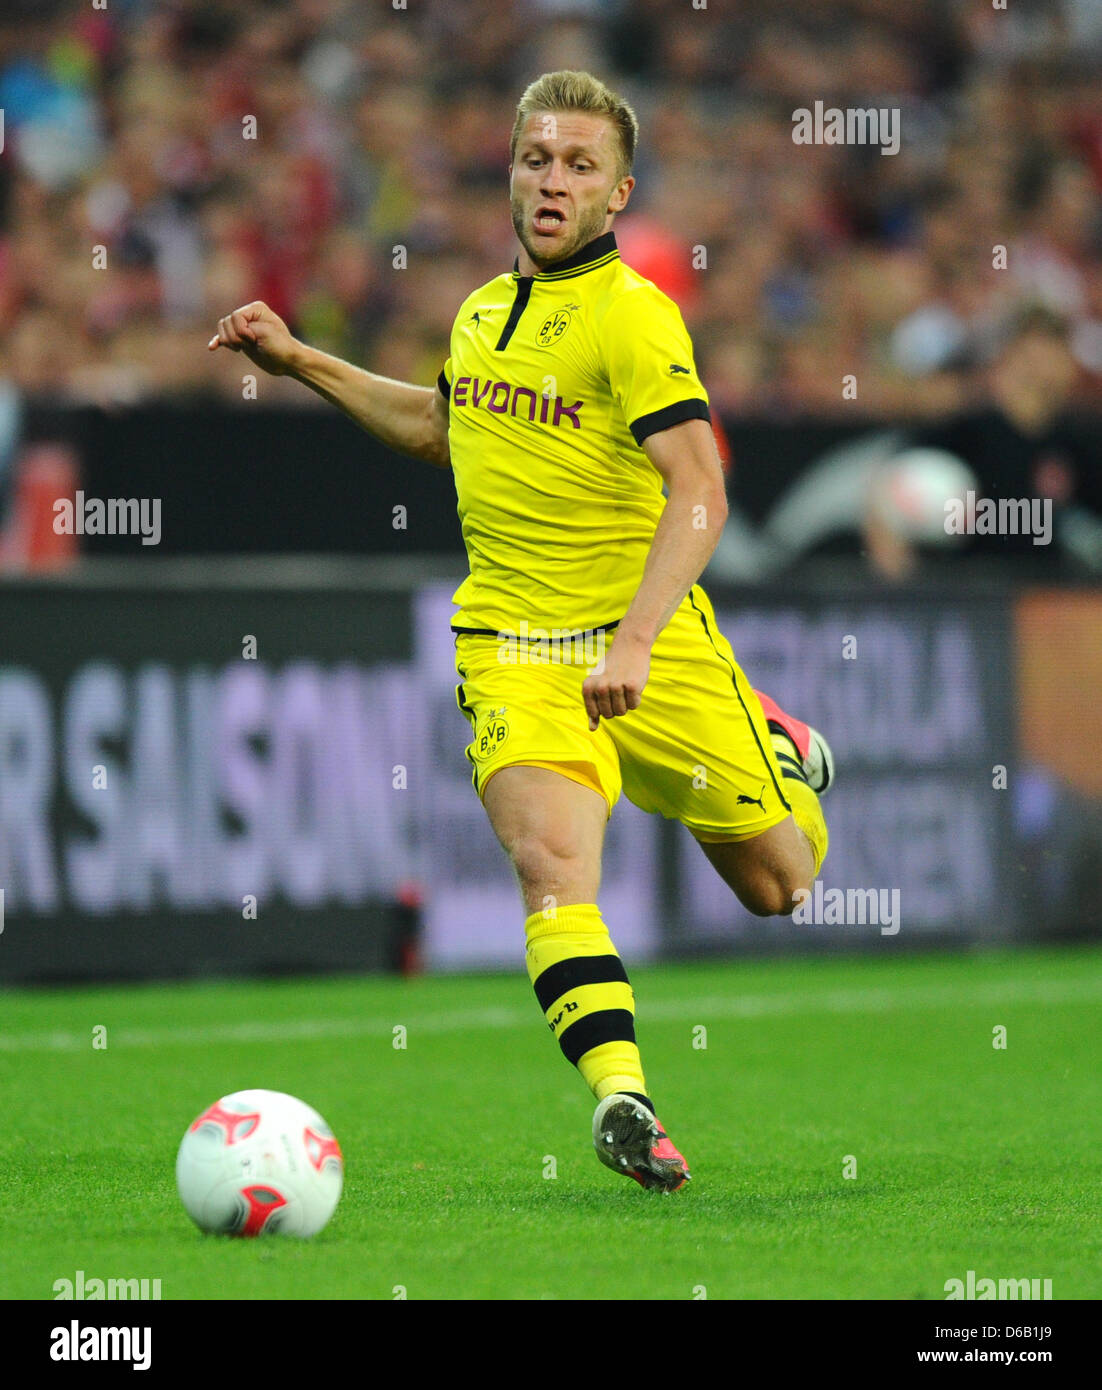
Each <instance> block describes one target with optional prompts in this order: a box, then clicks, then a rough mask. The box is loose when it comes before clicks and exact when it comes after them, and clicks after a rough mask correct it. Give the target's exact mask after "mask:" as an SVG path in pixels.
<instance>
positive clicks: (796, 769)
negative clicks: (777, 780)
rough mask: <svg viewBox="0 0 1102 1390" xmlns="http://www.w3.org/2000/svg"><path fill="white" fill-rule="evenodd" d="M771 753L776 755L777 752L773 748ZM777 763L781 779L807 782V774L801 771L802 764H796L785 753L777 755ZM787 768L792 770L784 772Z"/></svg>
mask: <svg viewBox="0 0 1102 1390" xmlns="http://www.w3.org/2000/svg"><path fill="white" fill-rule="evenodd" d="M773 752H774V753H777V750H776V749H775V748H774V750H773ZM777 763H778V765H779V767H780V769H781V776H782V777H798V778H799V780H800V781H801V782H806V781H807V773H806V772H805V771H804V769H803V764H802V763H799V762H797V761H796V759H795V758H790V757H789V756H788V754H787V753H777ZM787 767H790V768H792V771H791V772H785V768H787Z"/></svg>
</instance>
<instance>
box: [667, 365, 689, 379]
mask: <svg viewBox="0 0 1102 1390" xmlns="http://www.w3.org/2000/svg"><path fill="white" fill-rule="evenodd" d="M678 372H680V373H682V374H683V375H684V376H691V375H692V373H691V372H690V371H689V369H688V367H682V366H681V364H680V363H678V362H671V363H670V376H676V375H677V374H678Z"/></svg>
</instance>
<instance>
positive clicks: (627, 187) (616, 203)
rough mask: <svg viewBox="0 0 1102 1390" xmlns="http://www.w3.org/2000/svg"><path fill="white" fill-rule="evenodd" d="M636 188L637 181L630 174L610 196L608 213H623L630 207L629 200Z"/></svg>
mask: <svg viewBox="0 0 1102 1390" xmlns="http://www.w3.org/2000/svg"><path fill="white" fill-rule="evenodd" d="M634 187H635V180H634V179H633V178H632V176H631V175H630V174H628V175H627V177H626V178H622V179H621V180H620V182H619V183H618V184H617V185H616V187H615V188H614V189H613V190H612V192H611V194H610V195H609V199H608V211H609V212H623V210H624V208H626V207H627V205H628V199H629V198H630V197H631V190H632V189H633V188H634Z"/></svg>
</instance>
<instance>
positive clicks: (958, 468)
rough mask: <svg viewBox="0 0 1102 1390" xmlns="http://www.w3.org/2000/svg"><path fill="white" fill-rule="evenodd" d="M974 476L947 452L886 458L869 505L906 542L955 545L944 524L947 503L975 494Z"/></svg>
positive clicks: (920, 451)
mask: <svg viewBox="0 0 1102 1390" xmlns="http://www.w3.org/2000/svg"><path fill="white" fill-rule="evenodd" d="M976 487H977V482H976V475H975V474H974V473H973V472H972V470H971V469H970V468H969V467H968V465H967V464H966V463H965V462H964V461H963V460H962V459H959V458H957V456H956V455H955V454H950V453H949V452H948V451H947V450H945V449H926V448H919V449H906V450H904V451H903V453H900V454H897V455H896V456H895V457H894V458H891V459H888V460H887V462H886V463H884V464H883V466H882V467H881V468H880V469H879V470H878V472H877V474H876V475H875V478H874V481H873V485H872V494H873V495H872V505H873V509H874V511H875V512H876V514H877V515H878V516H879V517H880V519H881V521H883V522H885V523H886V524H887V525H888V526H890V527H891V529H892V530H893V531H894V532H895V533H896V534H897V535H900V536H903V537H904V538H905V539H906V540H909V541H921V542H923V543H924V544H926V545H946V546H948V545H953V544H955V543H956V542H957V541H959V539H960V536H959V534H957V533H955V532H954V531H953V530H952V529H951V528H950V527H948V526H947V525H946V516H947V511H946V505H945V504H946V503H947V502H948V501H950V499H952V500H953V501H954V502H960V503H962V504H963V503H965V502H966V501H967V495H968V493H969V491H971V492H972V493H973V496H974V495H975V490H976Z"/></svg>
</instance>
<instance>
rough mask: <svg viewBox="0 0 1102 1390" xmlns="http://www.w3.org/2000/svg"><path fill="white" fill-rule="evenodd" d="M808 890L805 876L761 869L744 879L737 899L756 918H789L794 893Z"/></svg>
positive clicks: (793, 901) (808, 886)
mask: <svg viewBox="0 0 1102 1390" xmlns="http://www.w3.org/2000/svg"><path fill="white" fill-rule="evenodd" d="M810 888H811V884H810V883H809V882H808V881H807V876H806V875H804V874H796V873H790V872H787V871H785V870H782V869H775V868H769V869H764V868H763V869H761V870H760V871H758V872H757V873H755V874H753V875H751V876H750V877H749V878H746V879H744V880H743V882H742V883H741V884H740V885H739V888H738V899H739V902H741V903H742V905H743V907H745V908H746V910H747V911H748V912H752V913H753V914H754V916H755V917H788V916H790V915H791V913H792V911H793V909H794V908H795V907H796V894H797V893H798V892H799V891H800V889H807V890H808V891H810Z"/></svg>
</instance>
